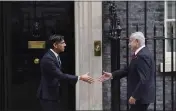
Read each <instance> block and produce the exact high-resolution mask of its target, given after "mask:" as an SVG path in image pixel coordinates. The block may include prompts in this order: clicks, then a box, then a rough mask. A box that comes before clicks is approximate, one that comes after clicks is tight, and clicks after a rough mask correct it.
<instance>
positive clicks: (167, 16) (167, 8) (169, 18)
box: [160, 0, 176, 72]
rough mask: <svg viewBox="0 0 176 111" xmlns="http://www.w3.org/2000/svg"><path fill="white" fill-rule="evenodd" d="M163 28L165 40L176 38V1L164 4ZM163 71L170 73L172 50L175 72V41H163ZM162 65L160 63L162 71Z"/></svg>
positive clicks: (175, 69)
mask: <svg viewBox="0 0 176 111" xmlns="http://www.w3.org/2000/svg"><path fill="white" fill-rule="evenodd" d="M164 26H165V38H172V37H173V38H176V31H175V30H176V1H166V0H165V2H164ZM165 45H166V47H165V64H166V66H165V70H166V72H170V71H171V60H172V58H171V55H172V50H171V49H172V48H173V60H174V71H176V68H175V67H176V39H167V40H165ZM162 66H163V64H162V63H161V69H160V70H162Z"/></svg>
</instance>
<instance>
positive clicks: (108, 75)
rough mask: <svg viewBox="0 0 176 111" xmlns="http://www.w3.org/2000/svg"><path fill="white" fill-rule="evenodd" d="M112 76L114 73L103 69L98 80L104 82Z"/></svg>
mask: <svg viewBox="0 0 176 111" xmlns="http://www.w3.org/2000/svg"><path fill="white" fill-rule="evenodd" d="M110 78H112V74H111V73H109V72H105V71H103V73H102V75H101V76H100V77H99V78H98V81H100V82H104V81H107V80H109V79H110Z"/></svg>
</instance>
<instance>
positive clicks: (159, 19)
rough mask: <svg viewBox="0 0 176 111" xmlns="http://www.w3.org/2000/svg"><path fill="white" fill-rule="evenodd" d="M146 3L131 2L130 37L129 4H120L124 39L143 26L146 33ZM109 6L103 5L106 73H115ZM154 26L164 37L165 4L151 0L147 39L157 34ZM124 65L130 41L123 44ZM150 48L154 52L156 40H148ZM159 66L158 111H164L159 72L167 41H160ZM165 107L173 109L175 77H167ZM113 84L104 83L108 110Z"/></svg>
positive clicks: (123, 101) (123, 98)
mask: <svg viewBox="0 0 176 111" xmlns="http://www.w3.org/2000/svg"><path fill="white" fill-rule="evenodd" d="M144 6H145V5H144V1H141V2H139V1H130V2H128V8H129V9H128V13H129V15H128V24H129V26H128V29H129V33H128V35H127V34H126V28H127V26H126V22H127V16H126V12H127V9H126V1H119V2H116V8H117V15H118V17H119V18H120V23H121V27H122V28H123V30H122V32H121V37H122V38H123V37H128V36H129V35H130V34H131V33H132V32H135V31H136V25H137V24H138V25H139V31H142V32H143V33H144V30H145V16H144V15H145V13H144ZM108 8H109V4H108V2H103V70H105V71H109V72H110V71H111V56H110V53H111V52H110V41H109V40H108V34H107V32H108V27H109V20H108V14H109V9H108ZM154 24H155V25H156V27H157V36H162V34H163V31H162V30H163V25H164V2H159V1H147V24H146V25H147V33H146V37H147V38H152V37H153V36H154V35H153V26H154ZM120 45H121V46H120V52H121V53H120V60H121V62H120V64H121V67H123V65H125V64H126V49H127V46H126V41H121V42H120ZM147 46H148V47H149V49H150V50H151V51H152V52H153V51H154V45H153V40H148V41H147ZM156 46H157V47H156V50H157V53H156V57H157V58H156V64H157V82H156V85H157V88H156V110H162V108H163V76H162V75H161V74H160V73H159V71H158V67H159V64H160V63H161V62H162V61H163V59H162V56H163V51H162V50H163V49H162V47H163V42H162V40H158V41H157V45H156ZM165 81H166V83H165V101H166V104H165V107H166V110H170V109H171V77H170V76H167V77H166V78H165ZM120 90H121V95H120V98H121V110H122V109H124V110H125V109H126V103H127V102H126V101H127V97H126V95H127V94H126V78H123V79H121V87H120ZM110 91H111V82H110V81H106V82H105V83H104V84H103V109H104V110H108V109H110V108H111V92H110ZM153 107H154V105H153V104H151V105H150V106H149V109H153Z"/></svg>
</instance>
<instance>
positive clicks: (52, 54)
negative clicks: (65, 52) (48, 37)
mask: <svg viewBox="0 0 176 111" xmlns="http://www.w3.org/2000/svg"><path fill="white" fill-rule="evenodd" d="M48 53H49V54H50V55H51V56H52V57H53V59H54V60H55V61H54V62H55V63H56V64H57V66H58V67H59V68H60V65H59V63H58V62H57V61H58V60H57V58H56V56H55V55H54V53H53V52H52V51H51V50H48Z"/></svg>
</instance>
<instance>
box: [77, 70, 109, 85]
mask: <svg viewBox="0 0 176 111" xmlns="http://www.w3.org/2000/svg"><path fill="white" fill-rule="evenodd" d="M111 78H112V74H111V73H109V72H105V71H103V73H102V75H101V76H100V77H99V78H98V79H97V81H100V82H104V81H106V80H109V79H111ZM80 80H82V81H84V82H87V83H89V84H91V83H93V82H94V79H93V78H92V77H91V76H89V73H86V74H83V75H81V76H80Z"/></svg>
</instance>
